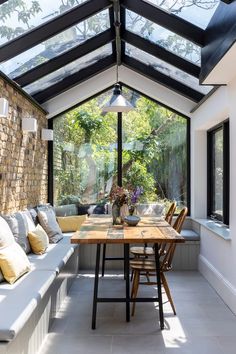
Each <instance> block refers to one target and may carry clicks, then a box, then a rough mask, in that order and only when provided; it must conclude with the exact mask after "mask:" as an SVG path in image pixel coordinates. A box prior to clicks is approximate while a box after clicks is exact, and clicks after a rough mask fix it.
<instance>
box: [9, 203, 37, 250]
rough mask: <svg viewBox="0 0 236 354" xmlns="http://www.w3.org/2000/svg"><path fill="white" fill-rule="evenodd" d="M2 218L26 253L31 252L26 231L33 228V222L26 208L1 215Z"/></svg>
mask: <svg viewBox="0 0 236 354" xmlns="http://www.w3.org/2000/svg"><path fill="white" fill-rule="evenodd" d="M3 217H4V219H5V220H6V222H7V223H8V225H9V226H10V228H11V231H12V233H13V235H14V238H15V240H16V242H17V243H18V244H19V245H20V246H21V247H22V248H23V249H24V251H25V252H26V253H29V252H31V248H30V244H29V240H28V232H29V231H33V230H34V229H35V224H34V222H33V219H32V217H31V215H30V212H29V211H28V210H25V211H19V212H17V213H15V214H12V215H3Z"/></svg>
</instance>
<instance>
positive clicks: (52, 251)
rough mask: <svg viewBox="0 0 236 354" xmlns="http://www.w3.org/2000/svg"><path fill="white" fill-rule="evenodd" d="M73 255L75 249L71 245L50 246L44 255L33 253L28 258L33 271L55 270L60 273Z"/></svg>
mask: <svg viewBox="0 0 236 354" xmlns="http://www.w3.org/2000/svg"><path fill="white" fill-rule="evenodd" d="M73 253H74V247H72V246H71V245H69V244H68V245H63V244H50V245H49V246H48V248H47V251H46V252H45V253H44V254H41V255H37V254H32V253H31V254H29V255H28V258H29V261H30V263H31V266H32V267H33V269H37V270H53V271H56V272H57V273H59V272H60V270H61V269H62V267H63V266H64V265H65V264H66V263H67V261H68V259H69V258H70V256H71V255H72V254H73Z"/></svg>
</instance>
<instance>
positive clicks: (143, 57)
mask: <svg viewBox="0 0 236 354" xmlns="http://www.w3.org/2000/svg"><path fill="white" fill-rule="evenodd" d="M125 54H126V55H128V56H129V57H131V58H135V59H137V60H139V61H140V62H142V63H144V64H145V65H150V66H151V67H153V69H155V70H157V71H159V72H160V73H162V74H164V75H166V76H169V77H171V78H172V79H174V80H176V81H179V82H181V83H182V84H184V85H186V86H188V87H191V88H192V89H194V90H196V91H198V92H201V93H202V94H204V95H206V94H207V93H208V92H209V91H210V90H211V89H212V86H200V85H199V81H198V79H196V78H195V77H194V76H192V75H189V74H188V73H186V72H185V71H182V70H180V69H178V68H176V67H175V66H173V65H171V64H168V63H166V62H165V61H163V60H161V59H158V58H156V57H154V56H153V55H151V54H148V53H146V52H144V51H143V50H141V49H139V48H137V47H134V46H133V45H131V44H128V43H126V48H125Z"/></svg>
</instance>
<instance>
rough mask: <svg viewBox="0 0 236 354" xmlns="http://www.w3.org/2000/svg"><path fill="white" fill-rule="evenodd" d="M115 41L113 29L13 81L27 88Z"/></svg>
mask: <svg viewBox="0 0 236 354" xmlns="http://www.w3.org/2000/svg"><path fill="white" fill-rule="evenodd" d="M112 40H114V34H113V32H112V31H111V29H109V30H106V31H105V32H103V33H100V34H98V35H97V36H94V37H93V38H90V39H88V40H87V41H85V42H84V43H82V44H79V45H78V46H76V47H75V48H73V49H71V50H69V51H67V52H65V53H64V54H61V55H59V56H57V57H55V58H53V59H51V60H49V61H47V62H45V63H43V64H41V65H39V66H37V67H36V68H34V69H31V70H29V71H27V72H26V73H24V74H22V75H20V76H18V77H15V78H14V79H13V80H14V81H16V82H17V83H18V84H19V85H21V86H27V85H29V84H30V83H32V82H34V81H36V80H38V79H40V78H41V77H43V76H45V75H48V74H50V73H52V72H53V71H55V70H58V69H60V68H61V67H63V66H65V65H67V64H69V63H71V62H72V61H74V60H76V59H79V58H81V57H82V56H84V55H86V54H88V53H90V52H92V51H93V50H96V49H97V48H99V47H101V46H103V45H105V44H107V43H109V42H111V41H112Z"/></svg>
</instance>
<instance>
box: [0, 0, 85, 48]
mask: <svg viewBox="0 0 236 354" xmlns="http://www.w3.org/2000/svg"><path fill="white" fill-rule="evenodd" d="M86 1H88V0H74V1H65V2H64V1H62V0H51V1H50V0H24V1H17V2H16V1H15V0H8V1H7V2H5V3H4V4H2V5H0V27H1V29H0V45H3V44H4V43H6V42H8V41H9V40H12V39H15V38H17V37H19V36H21V35H22V34H24V33H26V32H29V31H30V30H32V29H33V28H35V27H38V26H39V25H42V24H44V23H46V22H47V21H50V20H52V19H54V18H55V17H57V16H59V15H62V14H63V13H65V12H67V11H69V10H71V9H72V8H73V7H75V6H78V5H80V4H82V3H84V2H86Z"/></svg>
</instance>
